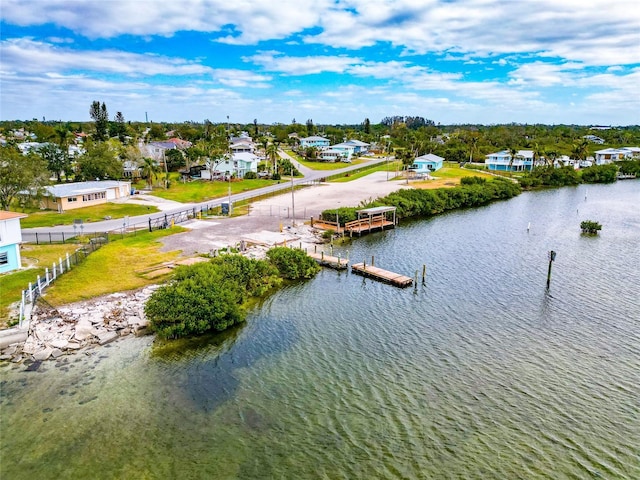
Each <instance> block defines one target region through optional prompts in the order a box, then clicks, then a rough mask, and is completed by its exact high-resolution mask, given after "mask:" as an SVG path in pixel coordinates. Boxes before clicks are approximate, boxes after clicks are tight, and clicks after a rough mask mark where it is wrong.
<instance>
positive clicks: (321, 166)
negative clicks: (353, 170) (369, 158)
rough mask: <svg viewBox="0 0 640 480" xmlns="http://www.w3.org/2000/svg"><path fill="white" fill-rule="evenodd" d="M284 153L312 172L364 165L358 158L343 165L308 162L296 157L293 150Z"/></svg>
mask: <svg viewBox="0 0 640 480" xmlns="http://www.w3.org/2000/svg"><path fill="white" fill-rule="evenodd" d="M285 152H286V153H288V154H289V155H291V156H292V157H293V158H294V159H295V160H296V162H299V163H300V164H302V165H304V166H305V167H307V168H310V169H312V170H338V169H340V168H345V167H348V166H350V165H358V164H360V163H364V160H362V159H359V158H354V160H353V161H352V162H351V163H344V162H335V163H334V162H309V161H307V160H304V159H303V158H302V157H301V156H300V155H298V154H297V153H295V152H294V151H293V150H285Z"/></svg>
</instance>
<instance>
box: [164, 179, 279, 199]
mask: <svg viewBox="0 0 640 480" xmlns="http://www.w3.org/2000/svg"><path fill="white" fill-rule="evenodd" d="M274 183H277V180H262V179H255V180H236V181H232V182H231V193H232V194H235V193H242V192H246V191H248V190H255V189H256V188H260V187H267V186H269V185H273V184H274ZM228 194H229V182H224V181H220V180H214V181H209V180H194V181H191V182H185V183H183V182H172V183H171V187H169V189H167V190H165V189H162V188H157V189H154V190H153V195H155V196H156V197H161V198H166V199H167V200H174V201H176V202H182V203H199V202H206V201H207V200H211V199H213V198H221V197H224V196H225V195H228Z"/></svg>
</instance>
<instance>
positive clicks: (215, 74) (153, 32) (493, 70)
mask: <svg viewBox="0 0 640 480" xmlns="http://www.w3.org/2000/svg"><path fill="white" fill-rule="evenodd" d="M94 100H98V101H100V102H104V103H105V104H106V106H107V109H108V111H109V115H110V117H111V118H113V117H114V116H115V114H116V113H117V112H122V114H123V115H124V117H125V119H126V120H131V121H145V120H149V121H154V122H184V121H195V122H202V121H204V120H205V119H208V120H210V121H212V122H214V123H225V122H227V119H228V120H229V121H230V122H231V123H252V122H253V121H254V119H255V120H257V121H258V123H260V124H272V123H284V124H289V123H291V122H293V121H294V119H295V120H296V121H297V122H298V123H305V122H306V121H307V120H309V119H311V120H312V121H313V122H314V123H315V124H360V123H362V122H364V120H365V118H368V119H369V120H370V121H371V123H374V124H375V123H379V122H380V121H381V120H382V119H383V118H384V117H388V116H395V115H402V116H404V115H408V116H420V117H424V118H425V119H430V120H433V121H434V122H436V123H440V124H443V125H450V124H464V123H478V124H485V125H489V124H501V123H512V122H515V123H529V124H531V123H544V124H578V125H637V124H640V4H639V3H638V0H464V1H462V0H277V1H273V0H177V1H165V0H158V1H156V0H129V1H121V0H108V1H106V0H29V1H25V0H0V119H1V120H30V119H33V118H37V119H39V120H42V119H43V118H44V119H46V120H63V121H86V120H89V119H90V117H89V107H90V105H91V103H92V102H93V101H94Z"/></svg>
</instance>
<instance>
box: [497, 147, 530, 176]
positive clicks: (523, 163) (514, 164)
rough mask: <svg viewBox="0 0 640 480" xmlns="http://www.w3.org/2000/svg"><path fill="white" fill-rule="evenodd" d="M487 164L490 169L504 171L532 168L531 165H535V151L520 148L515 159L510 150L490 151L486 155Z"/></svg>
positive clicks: (519, 170)
mask: <svg viewBox="0 0 640 480" xmlns="http://www.w3.org/2000/svg"><path fill="white" fill-rule="evenodd" d="M485 164H486V166H487V169H489V170H496V171H503V172H506V171H511V172H521V171H523V170H531V166H532V165H533V151H532V150H518V153H517V154H516V155H515V158H513V159H512V158H511V153H510V152H509V150H502V151H500V152H496V153H490V154H489V155H487V156H486V159H485Z"/></svg>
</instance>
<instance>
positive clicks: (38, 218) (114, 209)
mask: <svg viewBox="0 0 640 480" xmlns="http://www.w3.org/2000/svg"><path fill="white" fill-rule="evenodd" d="M157 211H158V209H157V208H156V207H153V206H149V207H147V206H144V205H134V204H125V203H105V204H103V205H95V206H93V207H84V208H76V209H75V210H70V211H68V212H63V213H58V212H54V211H51V210H44V211H41V210H38V211H36V212H32V213H28V215H29V216H28V217H26V218H23V219H22V220H20V226H21V227H22V228H34V227H53V226H56V225H71V224H73V221H74V220H76V219H81V220H82V221H83V222H84V223H89V222H99V221H101V220H104V219H105V217H111V218H124V217H126V216H131V217H133V216H136V215H145V214H147V213H154V212H157Z"/></svg>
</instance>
